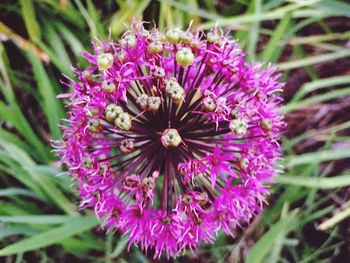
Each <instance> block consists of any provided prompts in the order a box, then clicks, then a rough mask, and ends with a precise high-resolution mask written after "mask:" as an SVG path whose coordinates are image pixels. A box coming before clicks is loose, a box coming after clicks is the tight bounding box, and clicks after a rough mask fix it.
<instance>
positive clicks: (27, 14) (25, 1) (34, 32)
mask: <svg viewBox="0 0 350 263" xmlns="http://www.w3.org/2000/svg"><path fill="white" fill-rule="evenodd" d="M21 10H22V16H23V18H24V23H25V25H26V28H27V31H28V34H29V37H30V39H31V40H33V41H34V42H38V41H40V36H41V31H40V26H39V24H38V22H37V21H36V17H35V11H34V10H35V9H34V6H33V1H31V0H21Z"/></svg>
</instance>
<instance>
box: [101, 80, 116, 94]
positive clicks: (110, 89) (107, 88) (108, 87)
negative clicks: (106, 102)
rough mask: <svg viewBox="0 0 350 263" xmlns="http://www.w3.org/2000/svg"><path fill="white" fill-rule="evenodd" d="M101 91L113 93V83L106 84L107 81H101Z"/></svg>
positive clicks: (114, 87)
mask: <svg viewBox="0 0 350 263" xmlns="http://www.w3.org/2000/svg"><path fill="white" fill-rule="evenodd" d="M102 89H103V90H104V91H105V92H108V93H113V92H114V91H115V89H116V86H115V84H114V83H113V82H108V81H103V82H102Z"/></svg>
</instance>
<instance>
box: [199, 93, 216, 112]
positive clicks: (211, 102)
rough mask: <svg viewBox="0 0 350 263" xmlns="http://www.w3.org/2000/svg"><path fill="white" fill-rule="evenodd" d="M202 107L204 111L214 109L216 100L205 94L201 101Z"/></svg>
mask: <svg viewBox="0 0 350 263" xmlns="http://www.w3.org/2000/svg"><path fill="white" fill-rule="evenodd" d="M202 108H203V110H205V111H214V110H215V109H216V101H215V99H214V98H213V97H211V96H207V97H205V98H204V99H203V101H202Z"/></svg>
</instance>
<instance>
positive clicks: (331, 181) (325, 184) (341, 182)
mask: <svg viewBox="0 0 350 263" xmlns="http://www.w3.org/2000/svg"><path fill="white" fill-rule="evenodd" d="M276 179H277V182H279V183H281V184H291V185H298V186H303V187H309V188H317V189H334V188H340V187H348V186H350V174H348V175H339V176H333V177H321V178H320V177H304V176H291V175H281V176H278V177H277V178H276Z"/></svg>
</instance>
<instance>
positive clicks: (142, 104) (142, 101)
mask: <svg viewBox="0 0 350 263" xmlns="http://www.w3.org/2000/svg"><path fill="white" fill-rule="evenodd" d="M147 100H148V95H147V94H145V93H143V94H141V96H139V97H138V98H137V99H136V104H137V105H138V106H139V107H140V108H141V109H142V110H145V109H147V107H148V103H147Z"/></svg>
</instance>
